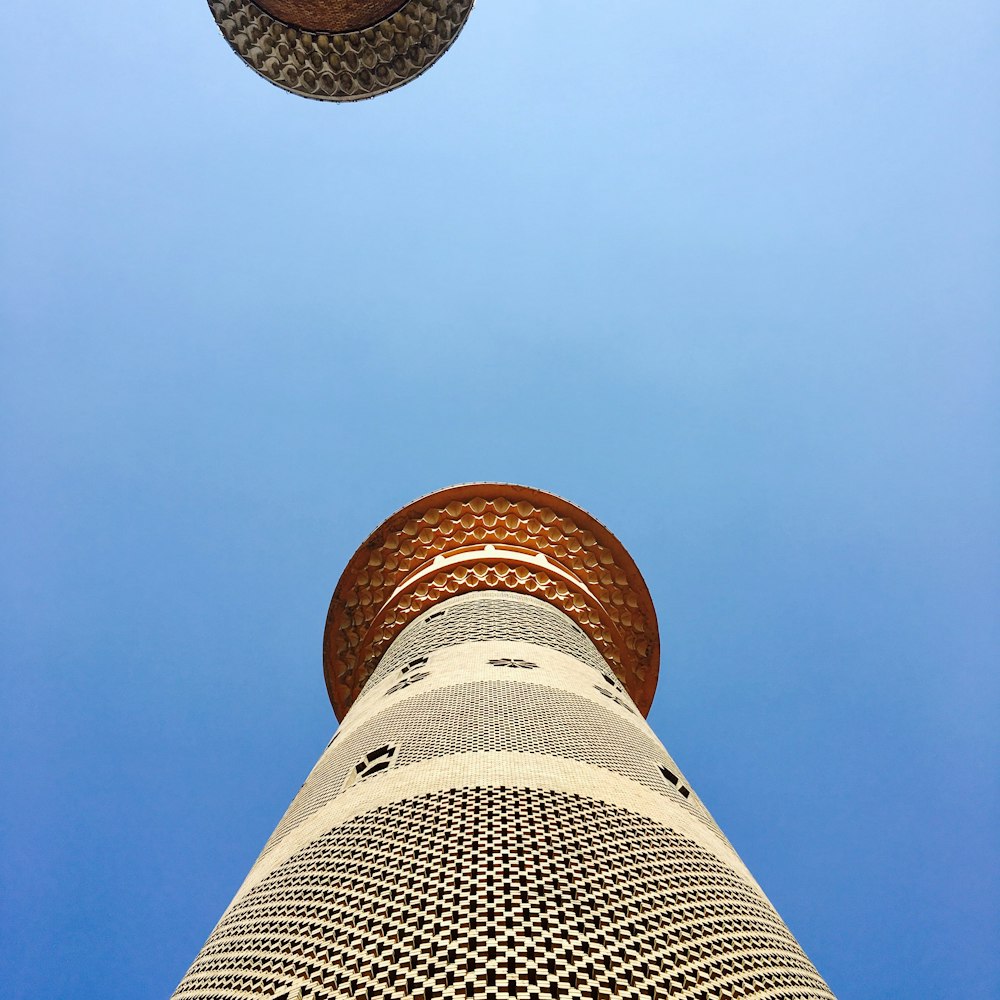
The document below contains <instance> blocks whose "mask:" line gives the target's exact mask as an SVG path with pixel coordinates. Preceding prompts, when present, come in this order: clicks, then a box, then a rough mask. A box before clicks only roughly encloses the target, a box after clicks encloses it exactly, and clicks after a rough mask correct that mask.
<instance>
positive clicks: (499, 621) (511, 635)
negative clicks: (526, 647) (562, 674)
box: [362, 593, 614, 697]
mask: <svg viewBox="0 0 1000 1000" xmlns="http://www.w3.org/2000/svg"><path fill="white" fill-rule="evenodd" d="M490 639H503V640H506V641H508V642H532V643H536V644H538V645H540V646H546V647H547V648H549V649H555V650H558V651H559V652H560V653H565V654H566V655H567V656H572V657H573V658H574V659H576V660H579V661H580V662H581V663H586V664H587V665H588V666H591V667H593V668H594V670H597V671H600V672H601V673H603V674H608V675H609V676H612V677H613V676H614V675H613V674H611V671H610V670H609V669H608V665H607V663H606V662H605V660H604V657H602V656H601V654H600V653H599V652H598V650H597V647H596V646H595V645H594V644H593V643H592V642H591V641H590V639H589V638H587V636H586V635H585V634H584V631H583V629H581V628H580V626H579V625H577V624H576V622H574V621H573V620H572V619H570V618H567V617H566V615H563V614H558V613H555V614H553V613H552V609H551V606H550V605H548V604H544V603H543V602H542V601H538V600H534V599H528V600H525V599H524V598H522V597H521V596H520V595H518V594H505V593H493V594H490V593H486V594H480V595H478V596H477V599H475V600H469V599H465V600H462V599H461V598H459V599H457V600H456V599H453V600H450V601H444V602H443V603H442V604H440V605H438V607H437V608H436V609H435V610H434V612H433V613H431V614H429V615H425V616H424V617H423V618H418V619H417V620H416V621H414V622H412V623H411V624H410V625H408V626H407V627H406V628H405V629H404V630H403V631H402V632H401V633H400V634H399V636H398V637H397V639H396V641H395V642H394V643H393V644H392V646H390V647H389V650H388V651H387V652H386V654H385V656H383V657H382V659H381V661H380V662H379V665H378V667H376V668H375V670H374V671H373V673H372V676H371V677H370V678H369V680H368V683H367V684H366V685H365V689H364V695H362V697H364V696H365V695H367V694H368V693H369V692H370V691H372V690H374V688H375V687H376V686H377V685H378V684H379V683H380V682H381V681H383V680H384V679H385V678H386V677H388V676H389V674H391V673H394V672H395V671H396V670H398V669H399V668H400V667H401V666H403V665H404V664H406V663H408V662H409V661H410V660H412V659H414V658H415V657H418V656H427V655H428V654H430V653H433V652H435V651H436V650H439V649H447V648H448V647H449V646H457V645H459V643H463V642H487V641H488V640H490Z"/></svg>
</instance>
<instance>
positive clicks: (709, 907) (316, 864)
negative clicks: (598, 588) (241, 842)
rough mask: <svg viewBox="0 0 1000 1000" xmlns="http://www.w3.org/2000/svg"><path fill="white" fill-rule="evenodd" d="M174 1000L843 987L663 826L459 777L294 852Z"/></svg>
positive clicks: (719, 997) (807, 999)
mask: <svg viewBox="0 0 1000 1000" xmlns="http://www.w3.org/2000/svg"><path fill="white" fill-rule="evenodd" d="M371 780H378V778H373V779H371ZM175 996H176V998H177V1000H196V998H198V1000H208V998H211V1000H236V998H244V997H247V998H248V997H264V998H282V1000H287V998H292V997H299V996H301V997H304V998H308V1000H334V998H338V1000H339V998H357V997H363V998H365V1000H389V998H392V1000H409V998H421V1000H438V998H445V1000H447V998H453V997H454V998H459V997H461V998H466V997H483V998H487V1000H500V998H507V997H523V998H526V1000H543V998H544V1000H557V998H562V997H568V998H574V1000H584V998H586V1000H606V998H611V997H623V998H627V1000H658V998H661V997H664V998H665V997H671V998H673V1000H737V998H751V997H756V998H765V997H767V998H780V1000H830V998H831V996H832V994H831V993H830V991H829V989H828V988H827V987H826V984H825V983H824V982H823V980H822V979H821V978H820V977H819V976H818V975H817V973H816V971H815V969H814V968H813V967H812V965H811V964H810V963H809V961H808V960H807V959H806V958H805V956H804V955H803V954H802V952H801V950H800V949H799V947H798V945H797V944H796V942H795V940H794V938H793V937H792V936H791V934H790V933H789V932H788V930H787V928H786V927H785V926H784V924H783V923H782V922H781V920H780V918H779V917H778V916H777V914H776V913H775V912H774V910H773V909H772V908H771V906H770V905H769V903H768V902H767V900H766V899H765V898H764V897H763V896H762V895H761V894H760V892H759V891H758V890H756V889H755V888H754V887H752V886H750V885H748V884H747V883H746V882H745V881H743V880H742V879H740V878H738V877H737V876H736V875H734V874H733V873H732V871H730V870H729V869H728V868H727V867H726V866H725V865H723V864H721V863H720V862H719V860H718V859H717V858H715V857H713V856H712V855H711V854H710V853H708V852H707V851H705V850H704V849H702V848H701V847H699V846H698V845H696V844H694V843H693V842H691V841H690V840H687V839H686V838H684V837H682V836H679V835H677V834H676V833H674V832H672V831H671V830H670V829H669V828H667V827H665V826H662V825H660V824H657V823H654V822H652V821H650V820H649V819H646V818H643V817H637V816H635V815H633V814H631V813H629V812H627V811H625V810H621V809H615V808H612V807H609V806H607V805H605V804H604V803H602V802H600V801H597V800H594V799H589V798H587V797H585V796H568V795H564V794H557V793H553V792H547V791H544V790H531V789H510V788H456V789H452V790H449V791H444V792H441V793H438V794H436V795H430V796H425V797H422V798H419V799H416V800H411V801H403V802H396V803H393V804H391V805H387V806H385V807H383V808H380V809H376V810H374V811H372V812H370V813H368V814H366V815H364V816H361V817H358V818H357V819H355V820H353V821H351V822H349V823H346V824H344V825H343V826H341V827H338V828H336V829H333V830H331V831H330V832H329V833H327V834H326V835H324V836H323V837H321V838H319V839H318V840H316V841H315V842H314V843H313V844H312V845H310V846H309V847H308V848H306V849H305V850H303V851H301V852H300V853H299V854H297V855H296V856H295V857H293V858H291V859H290V860H289V861H288V862H286V863H285V864H284V865H282V866H281V867H280V868H279V869H277V870H276V871H275V872H273V873H272V874H271V875H270V876H269V877H268V878H267V879H266V880H264V881H263V882H262V883H261V884H260V885H258V886H256V887H255V888H254V889H253V890H252V891H251V892H250V893H249V894H248V895H247V896H246V897H245V898H244V899H242V900H241V901H240V902H239V903H238V904H237V905H236V906H235V907H234V908H233V909H232V910H231V911H230V912H229V913H228V914H227V915H226V917H225V918H224V919H223V920H222V921H221V923H220V924H219V926H218V927H217V928H216V930H215V932H214V933H213V934H212V936H211V938H210V939H209V941H208V943H207V945H206V946H205V949H204V950H203V951H202V953H201V955H200V956H199V958H198V960H197V962H196V963H195V965H194V966H193V968H192V969H191V971H190V972H189V973H188V976H187V977H186V978H185V980H184V982H183V984H182V985H181V987H180V989H179V990H178V992H177V994H176V995H175Z"/></svg>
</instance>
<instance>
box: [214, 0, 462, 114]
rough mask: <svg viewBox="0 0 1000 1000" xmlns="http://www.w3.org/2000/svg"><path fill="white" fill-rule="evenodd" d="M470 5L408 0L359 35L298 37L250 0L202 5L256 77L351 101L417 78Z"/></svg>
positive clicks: (300, 34)
mask: <svg viewBox="0 0 1000 1000" xmlns="http://www.w3.org/2000/svg"><path fill="white" fill-rule="evenodd" d="M472 4H473V0H409V2H408V3H406V4H405V5H404V6H403V7H402V8H401V9H400V10H398V11H397V12H396V13H395V14H393V15H392V16H391V17H387V18H386V19H385V20H384V21H381V22H380V23H379V24H376V25H374V26H373V27H370V28H364V29H362V30H360V31H351V32H345V33H342V34H331V33H323V32H316V31H304V30H302V29H300V28H296V27H292V26H291V25H288V24H285V23H284V22H283V21H279V20H278V19H277V18H274V17H272V16H271V15H270V14H268V13H267V12H266V11H264V10H262V9H261V8H260V7H259V6H257V4H255V3H253V2H252V0H209V7H210V8H211V10H212V14H213V15H214V16H215V20H216V23H217V24H218V25H219V28H220V30H221V31H222V34H223V35H224V36H225V38H226V41H228V42H229V44H230V46H231V47H232V48H233V50H234V51H235V52H236V53H237V54H238V55H239V56H240V58H241V59H242V60H243V61H244V62H245V63H246V64H247V65H248V66H250V67H252V68H253V69H254V70H256V72H257V73H259V74H260V75H261V76H263V77H265V78H266V79H268V80H270V81H271V83H273V84H275V85H276V86H278V87H281V88H282V89H284V90H288V91H291V92H292V93H294V94H299V95H300V96H302V97H311V98H314V99H316V100H321V101H359V100H363V99H364V98H366V97H375V96H376V95H378V94H384V93H386V92H388V91H390V90H395V89H396V88H397V87H401V86H403V85H404V84H406V83H409V82H410V81H411V80H413V79H415V78H416V77H418V76H419V75H420V74H421V73H423V72H424V70H426V69H428V68H429V67H430V66H432V65H433V64H434V63H435V62H437V60H438V59H440V58H441V56H442V55H444V53H445V52H446V51H447V50H448V48H449V47H450V45H451V43H452V42H453V41H454V40H455V38H456V37H457V36H458V33H459V32H460V31H461V30H462V28H463V27H464V26H465V22H466V21H467V20H468V17H469V14H470V13H471V11H472Z"/></svg>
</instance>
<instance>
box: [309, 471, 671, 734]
mask: <svg viewBox="0 0 1000 1000" xmlns="http://www.w3.org/2000/svg"><path fill="white" fill-rule="evenodd" d="M485 590H493V591H507V592H512V593H520V594H527V595H529V596H533V597H536V598H539V599H541V600H544V601H547V602H548V603H550V604H553V605H554V606H556V607H557V608H559V609H560V610H562V611H564V612H565V613H566V614H567V615H569V617H570V618H572V619H573V620H574V621H575V622H576V623H577V625H579V626H580V628H581V629H582V630H583V631H584V633H585V634H586V635H587V636H588V637H589V638H590V639H591V641H592V642H593V643H594V645H595V646H596V647H597V648H598V650H599V651H600V652H601V654H602V655H603V656H604V658H605V659H606V660H607V662H608V663H609V665H610V666H611V667H612V669H613V670H614V671H615V673H616V674H617V675H618V677H619V678H620V679H621V681H622V683H623V684H624V685H625V687H626V688H627V690H628V692H629V694H630V695H631V696H632V700H633V701H634V702H635V703H636V706H637V707H638V708H639V709H640V711H642V713H643V714H644V715H645V714H647V713H648V712H649V709H650V707H651V705H652V701H653V694H654V692H655V690H656V682H657V677H658V672H659V659H660V641H659V629H658V626H657V621H656V611H655V609H654V607H653V602H652V599H651V597H650V595H649V590H648V588H647V586H646V583H645V581H644V580H643V578H642V574H641V573H640V572H639V569H638V567H637V566H636V565H635V562H634V561H633V560H632V557H631V556H630V555H629V554H628V552H627V550H626V549H625V547H624V546H623V545H622V544H621V542H620V541H619V540H618V539H617V538H616V537H615V535H614V534H613V533H612V532H611V531H610V530H609V529H608V528H607V527H605V526H604V525H603V524H601V522H600V521H598V520H597V519H596V518H594V517H593V516H592V515H590V514H588V513H587V512H586V511H585V510H583V509H582V508H580V507H577V506H576V505H575V504H573V503H571V502H570V501H568V500H565V499H563V498H562V497H559V496H556V495H555V494H553V493H548V492H546V491H545V490H540V489H536V488H534V487H530V486H519V485H515V484H510V483H467V484H464V485H460V486H452V487H449V488H447V489H444V490H439V491H437V492H435V493H431V494H429V495H427V496H425V497H421V498H420V499H419V500H415V501H414V502H413V503H411V504H408V505H407V506H405V507H403V508H402V509H401V510H399V511H397V512H396V513H395V514H393V515H392V516H391V517H389V518H387V519H386V520H385V521H384V522H383V523H382V524H381V525H379V527H378V528H376V529H375V531H374V532H372V534H371V535H370V536H369V538H368V539H367V540H366V541H365V543H364V544H363V545H362V546H361V547H360V548H359V549H358V550H357V552H356V553H355V554H354V556H353V557H352V558H351V560H350V562H349V563H348V564H347V567H346V568H345V570H344V572H343V574H342V575H341V577H340V581H339V582H338V584H337V587H336V590H335V591H334V594H333V598H332V600H331V602H330V609H329V612H328V614H327V620H326V631H325V633H324V636H323V672H324V676H325V678H326V685H327V691H328V693H329V695H330V701H331V703H332V704H333V707H334V711H335V712H336V714H337V718H338V719H343V718H344V716H345V715H346V714H347V712H348V710H349V709H350V707H351V705H352V704H353V703H354V700H355V699H356V698H357V696H358V695H359V694H360V692H361V689H362V688H363V687H364V684H365V682H366V681H367V679H368V678H369V677H370V676H371V674H372V671H373V670H374V669H375V667H376V666H377V665H378V661H379V659H380V658H381V657H382V655H383V654H384V653H385V651H386V650H387V649H388V648H389V645H390V644H391V643H392V641H393V640H394V639H395V638H396V637H397V636H398V635H399V633H400V632H401V631H402V630H403V629H404V628H405V627H406V626H407V625H408V624H409V623H410V622H411V621H413V620H414V619H416V618H418V617H419V616H420V615H422V614H424V613H425V612H426V611H427V610H428V609H429V608H430V607H432V606H433V605H435V604H437V603H438V602H440V601H443V600H448V599H449V598H451V597H457V596H459V595H460V594H467V593H473V592H476V591H485Z"/></svg>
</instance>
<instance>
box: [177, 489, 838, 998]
mask: <svg viewBox="0 0 1000 1000" xmlns="http://www.w3.org/2000/svg"><path fill="white" fill-rule="evenodd" d="M658 660H659V640H658V633H657V625H656V617H655V613H654V611H653V606H652V603H651V601H650V597H649V594H648V592H647V590H646V586H645V584H644V583H643V580H642V577H641V576H640V574H639V571H638V570H637V569H636V567H635V564H634V563H633V562H632V560H631V558H630V557H629V555H628V553H627V552H626V551H625V549H624V548H623V547H622V545H621V544H620V543H619V542H618V540H617V539H616V538H615V537H614V536H613V535H612V534H611V533H610V532H609V531H608V530H607V528H605V527H604V526H603V525H601V524H600V523H598V522H597V521H595V520H594V519H593V518H592V517H590V515H588V514H586V513H585V512H584V511H582V510H580V509H579V508H577V507H575V506H573V505H572V504H570V503H568V502H566V501H565V500H561V499H559V498H558V497H555V496H552V495H550V494H547V493H543V492H541V491H539V490H534V489H528V488H525V487H520V486H509V485H501V484H484V483H479V484H474V485H470V486H462V487H456V488H453V489H449V490H444V491H442V492H440V493H436V494H433V495H432V496H429V497H426V498H424V499H422V500H419V501H417V502H416V503H413V504H411V505H410V506H409V507H406V508H405V509H404V510H402V511H400V512H399V513H398V514H396V515H394V516H393V517H391V518H389V520H388V521H386V522H385V523H384V524H383V525H382V526H381V527H380V528H379V529H378V530H377V531H376V532H375V533H374V534H373V535H372V536H371V537H370V538H369V539H368V541H367V542H365V544H364V545H363V546H362V547H361V548H360V549H359V550H358V552H357V554H356V555H355V556H354V558H353V559H352V560H351V561H350V563H349V564H348V567H347V569H346V570H345V571H344V574H343V576H342V577H341V580H340V583H339V584H338V586H337V589H336V592H335V594H334V597H333V601H332V603H331V605H330V613H329V617H328V619H327V627H326V635H325V639H324V668H325V673H326V682H327V688H328V690H329V693H330V697H331V700H332V702H333V706H334V709H335V710H336V713H337V716H338V718H339V719H341V720H342V724H341V726H340V729H339V730H338V731H337V733H336V734H335V736H334V738H333V740H332V741H331V743H330V745H329V746H328V747H327V749H326V750H325V751H324V753H323V755H322V756H321V757H320V760H319V763H317V765H316V766H315V767H314V768H313V771H312V773H311V774H310V775H309V777H308V779H307V780H306V783H305V784H304V785H303V786H302V789H301V791H300V792H299V794H298V795H297V796H296V797H295V800H294V801H293V802H292V804H291V806H290V807H289V809H288V812H287V813H286V814H285V816H284V818H283V819H282V820H281V822H280V823H279V824H278V827H277V829H276V830H275V831H274V834H273V835H272V836H271V839H270V840H269V841H268V842H267V844H266V845H265V847H264V850H263V852H262V853H261V855H260V857H259V859H258V860H257V862H256V864H255V865H254V867H253V868H252V870H251V871H250V874H249V876H248V877H247V880H246V882H245V883H244V884H243V886H242V888H241V889H240V890H239V892H238V893H237V895H236V898H235V899H234V900H233V902H232V903H231V904H230V906H229V908H228V910H227V911H226V912H225V914H224V915H223V917H222V920H221V921H220V922H219V924H218V926H217V927H216V928H215V930H214V932H213V933H212V935H211V937H209V939H208V942H207V943H206V945H205V947H204V948H203V950H202V952H201V954H200V955H199V956H198V958H197V960H196V961H195V963H194V965H193V966H192V967H191V969H190V971H189V972H188V974H187V975H186V976H185V978H184V980H183V982H182V983H181V985H180V986H179V987H178V989H177V992H176V993H175V994H174V997H175V1000H243V998H251V997H263V998H276V1000H347V998H364V1000H390V998H391V1000H410V998H420V1000H442V998H465V997H477V998H478V997H482V998H489V1000H504V998H509V997H518V998H524V1000H542V998H552V1000H559V998H563V997H567V998H574V1000H610V998H616V997H626V998H629V1000H661V998H667V997H671V998H676V1000H735V998H740V997H744V998H750V997H753V998H761V1000H764V998H767V1000H814V998H816V1000H818V998H824V1000H830V998H831V997H832V994H831V993H830V990H829V988H828V987H827V986H826V984H825V983H824V982H823V980H822V979H821V978H820V976H819V974H818V973H817V972H816V970H815V969H814V968H813V966H812V965H811V964H810V962H809V960H808V959H807V958H806V956H805V955H804V954H803V952H802V950H801V949H800V948H799V946H798V944H797V943H796V941H795V939H794V938H793V937H792V935H791V934H790V933H789V931H788V929H787V928H786V927H785V925H784V924H783V923H782V921H781V918H780V917H779V916H778V914H777V913H776V912H775V910H774V908H773V907H772V906H771V904H770V903H769V902H768V900H767V898H766V897H765V896H764V894H763V892H762V891H761V890H760V888H759V887H758V886H757V883H756V882H755V881H754V879H753V877H752V876H751V875H750V873H749V872H748V871H747V869H746V867H745V866H744V865H743V863H742V862H741V861H740V859H739V857H738V856H737V855H736V852H735V851H734V850H733V848H732V846H731V845H730V844H729V841H727V840H726V838H725V836H724V835H723V833H722V831H721V830H720V829H719V827H718V826H717V825H716V823H715V821H714V820H713V819H712V817H711V816H710V815H709V813H708V811H707V810H706V809H705V807H704V805H702V802H701V800H700V799H699V798H698V796H697V794H696V793H695V791H694V790H693V789H692V788H691V785H690V783H689V782H688V781H687V780H686V778H685V777H684V775H683V773H682V772H681V769H680V768H679V767H678V766H677V764H676V763H675V762H674V761H673V759H672V758H671V756H670V755H669V754H668V753H667V751H666V750H665V749H664V748H663V745H662V744H661V743H660V742H659V740H658V739H657V738H656V736H655V734H654V733H653V731H652V730H651V729H650V728H649V726H648V725H647V723H646V721H645V719H644V715H645V713H647V712H648V710H649V707H650V703H651V701H652V697H653V692H654V689H655V687H656V679H657V667H658Z"/></svg>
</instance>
